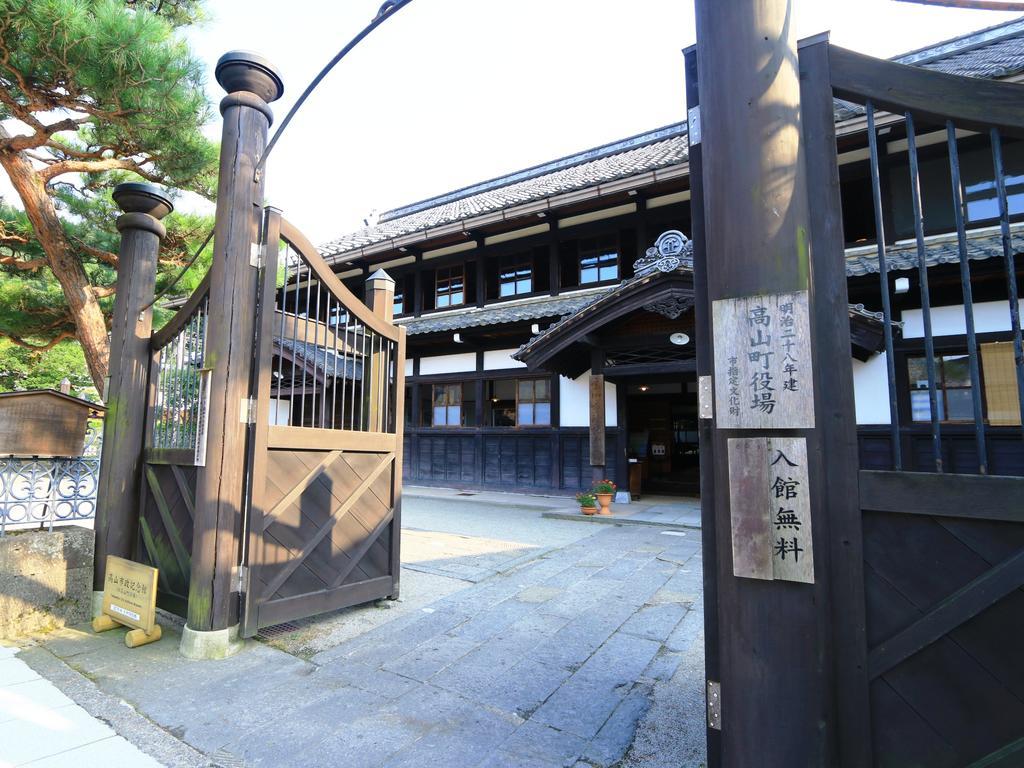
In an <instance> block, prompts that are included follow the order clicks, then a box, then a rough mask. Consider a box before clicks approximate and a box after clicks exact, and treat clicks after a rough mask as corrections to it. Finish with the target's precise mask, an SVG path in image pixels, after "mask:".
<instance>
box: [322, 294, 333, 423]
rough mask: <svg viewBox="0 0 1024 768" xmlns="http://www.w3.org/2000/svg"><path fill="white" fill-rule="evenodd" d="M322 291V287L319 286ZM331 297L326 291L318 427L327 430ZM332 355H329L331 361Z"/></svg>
mask: <svg viewBox="0 0 1024 768" xmlns="http://www.w3.org/2000/svg"><path fill="white" fill-rule="evenodd" d="M321 289H323V286H321ZM331 297H332V294H331V292H330V291H329V290H328V291H327V311H326V312H325V313H324V390H323V394H322V395H321V396H320V427H321V428H322V429H326V428H327V368H328V357H327V353H328V352H329V351H330V350H331V349H333V346H334V345H333V342H332V343H331V344H330V345H328V343H327V342H328V340H329V339H330V338H331V337H332V336H333V335H334V331H332V330H331ZM333 358H334V355H333V354H332V355H331V359H333Z"/></svg>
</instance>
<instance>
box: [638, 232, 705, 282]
mask: <svg viewBox="0 0 1024 768" xmlns="http://www.w3.org/2000/svg"><path fill="white" fill-rule="evenodd" d="M677 269H687V270H692V269H693V243H692V242H691V241H690V238H688V237H687V236H686V235H684V234H683V233H682V232H680V231H679V230H678V229H670V230H668V231H667V232H662V233H661V234H660V235H658V239H657V240H655V241H654V246H653V247H651V248H648V249H647V253H645V254H644V255H643V256H642V257H641V258H639V259H637V260H636V261H634V262H633V271H634V273H635V275H636V276H637V277H642V276H644V275H647V274H650V273H651V272H655V271H658V272H674V271H675V270H677Z"/></svg>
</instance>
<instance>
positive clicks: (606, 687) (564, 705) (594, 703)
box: [530, 675, 632, 739]
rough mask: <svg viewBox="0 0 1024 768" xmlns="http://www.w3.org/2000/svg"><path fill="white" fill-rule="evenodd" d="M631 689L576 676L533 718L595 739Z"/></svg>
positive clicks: (629, 686)
mask: <svg viewBox="0 0 1024 768" xmlns="http://www.w3.org/2000/svg"><path fill="white" fill-rule="evenodd" d="M631 687H632V686H631V685H620V684H616V683H615V681H611V680H606V679H585V678H581V677H579V676H577V675H573V676H572V677H571V678H570V679H569V680H568V681H567V682H566V683H565V684H564V685H562V686H561V687H560V688H559V689H558V690H557V691H555V692H554V693H553V694H551V697H550V698H548V700H547V701H545V702H544V703H543V704H542V705H541V706H540V708H539V709H538V710H537V711H536V712H534V713H533V716H532V717H531V718H530V719H531V720H533V721H535V722H538V723H543V724H544V725H549V726H551V727H553V728H557V729H558V730H560V731H569V732H570V733H573V734H575V735H576V736H579V737H580V738H583V739H592V738H593V737H594V736H596V735H597V732H598V731H599V730H601V726H603V725H604V724H605V722H606V721H607V720H608V717H609V716H610V715H611V714H612V712H614V711H615V708H616V707H618V706H619V703H620V702H621V701H622V699H623V698H624V697H625V695H626V693H628V692H629V689H630V688H631Z"/></svg>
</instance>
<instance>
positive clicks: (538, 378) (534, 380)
mask: <svg viewBox="0 0 1024 768" xmlns="http://www.w3.org/2000/svg"><path fill="white" fill-rule="evenodd" d="M524 381H529V382H531V383H532V384H533V385H534V395H535V396H534V398H533V399H532V400H529V401H528V402H529V403H530V404H531V405H533V414H534V419H535V420H534V421H533V422H532V423H530V424H520V423H519V404H520V403H521V402H524V401H523V400H522V399H521V398H520V396H519V391H520V390H519V385H520V383H522V382H524ZM538 381H543V382H544V383H545V384H547V388H548V397H547V400H538V399H537V398H536V391H537V389H536V386H537V382H538ZM515 382H516V425H515V427H513V429H537V428H540V429H548V428H550V427H551V426H552V425H551V398H552V395H553V394H554V393H553V392H552V391H551V381H550V380H549V379H547V378H545V377H543V376H531V377H527V378H523V379H515ZM537 403H547V404H548V421H547V423H546V424H538V423H537V421H536V416H537Z"/></svg>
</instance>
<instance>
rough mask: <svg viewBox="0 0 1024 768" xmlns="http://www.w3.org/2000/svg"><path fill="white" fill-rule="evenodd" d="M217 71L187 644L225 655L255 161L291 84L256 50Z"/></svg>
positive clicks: (233, 621)
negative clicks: (205, 397) (215, 162)
mask: <svg viewBox="0 0 1024 768" xmlns="http://www.w3.org/2000/svg"><path fill="white" fill-rule="evenodd" d="M216 77H217V82H218V83H220V85H221V86H222V87H223V88H224V90H226V91H227V92H228V95H227V96H225V97H224V99H222V100H221V103H220V111H221V115H222V116H223V119H224V127H223V130H222V134H221V150H220V171H219V173H220V175H219V180H218V184H217V213H216V216H217V223H216V228H215V230H214V241H213V242H214V255H213V265H212V267H211V269H210V271H211V275H210V304H209V306H210V310H209V312H210V314H209V320H208V323H209V324H208V326H207V341H206V365H207V366H208V368H209V369H210V371H211V373H210V386H209V392H210V403H209V420H208V422H207V450H206V461H205V465H204V466H203V467H201V468H200V469H199V473H198V478H197V483H196V503H195V520H194V535H193V539H192V570H191V581H190V584H189V599H188V617H187V623H186V627H185V633H184V634H183V635H182V644H181V650H182V653H183V654H185V655H186V656H190V657H193V658H206V657H216V656H224V655H228V654H230V653H232V652H233V651H234V650H235V649H236V648H237V646H236V645H235V643H234V638H235V637H236V636H237V625H238V593H237V588H236V587H235V585H233V583H232V582H233V581H234V579H233V578H232V577H233V575H234V574H236V573H237V567H238V564H239V555H240V552H239V542H240V539H241V525H242V512H243V505H244V482H245V456H246V442H247V439H248V433H249V425H248V413H249V408H248V398H249V394H250V378H251V369H252V359H253V349H254V338H255V330H256V329H255V318H256V297H257V290H258V285H257V269H256V268H255V267H254V266H253V265H252V262H251V260H250V257H251V254H252V252H253V247H254V244H256V243H258V242H259V233H258V228H259V222H260V214H261V210H260V207H261V205H262V202H263V174H262V173H260V174H256V172H255V169H256V164H257V162H258V161H259V158H260V156H261V154H262V152H263V151H264V148H265V147H266V143H267V132H268V129H269V127H270V124H271V121H272V120H273V113H272V112H271V111H270V107H269V106H268V104H269V102H272V101H275V100H276V99H278V98H280V96H281V94H282V92H283V90H284V86H283V85H282V82H281V78H280V77H279V76H278V74H277V72H276V71H275V70H274V68H273V66H272V65H271V64H270V63H269V62H267V61H265V60H264V59H262V58H261V57H259V56H257V55H256V54H253V53H248V52H242V51H232V52H229V53H226V54H224V55H223V56H221V58H220V60H219V61H218V62H217V68H216Z"/></svg>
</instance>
